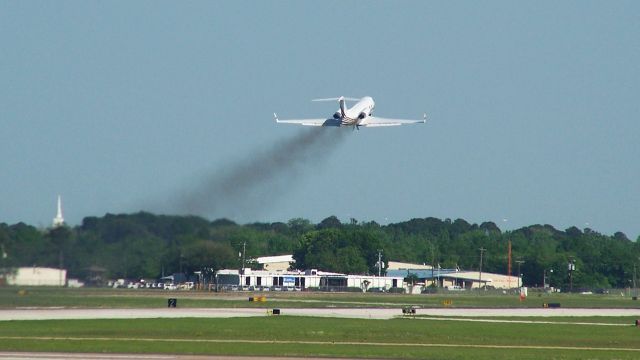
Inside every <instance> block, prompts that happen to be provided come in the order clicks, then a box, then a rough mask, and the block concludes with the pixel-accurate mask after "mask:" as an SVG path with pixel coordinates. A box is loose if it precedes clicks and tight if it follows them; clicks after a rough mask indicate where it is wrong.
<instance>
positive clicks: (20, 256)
mask: <svg viewBox="0 0 640 360" xmlns="http://www.w3.org/2000/svg"><path fill="white" fill-rule="evenodd" d="M509 242H511V246H512V271H511V273H512V274H513V275H517V272H518V270H520V271H521V273H522V274H523V281H524V284H525V285H528V286H542V284H543V276H544V275H543V273H544V272H546V273H547V276H548V277H549V278H550V281H551V283H552V284H553V285H554V286H559V287H563V288H568V282H569V267H568V264H569V262H572V263H574V264H575V271H574V272H573V274H572V278H573V279H572V282H573V288H576V289H578V288H581V287H588V288H596V287H598V288H599V287H602V288H610V287H619V288H622V287H628V286H631V285H632V279H633V277H634V270H635V266H636V265H640V264H638V263H639V262H640V260H639V259H640V246H639V243H638V239H636V241H632V240H630V239H628V238H627V236H626V235H625V234H623V233H621V232H617V233H615V234H614V235H612V236H609V235H604V234H600V233H598V232H596V231H594V230H591V229H588V228H587V229H582V230H581V229H578V228H576V227H571V228H568V229H566V230H558V229H555V228H554V227H552V226H550V225H531V226H526V227H523V228H520V229H516V230H512V231H505V232H503V231H501V230H500V229H499V228H498V227H497V226H496V224H494V223H492V222H484V223H482V224H480V225H478V224H470V223H468V222H467V221H465V220H463V219H456V220H450V219H444V220H442V219H437V218H432V217H430V218H420V219H411V220H409V221H405V222H399V223H392V224H388V225H380V224H378V223H376V222H373V221H371V222H358V221H357V220H355V219H351V221H350V222H348V223H342V222H341V221H340V220H339V219H338V218H336V217H335V216H330V217H328V218H326V219H324V220H322V221H321V222H320V223H318V224H313V223H311V222H310V221H309V220H306V219H302V218H296V219H291V220H289V221H288V222H286V223H284V222H274V223H251V224H237V223H235V222H233V221H230V220H227V219H218V220H215V221H209V220H206V219H203V218H201V217H196V216H168V215H154V214H150V213H146V212H139V213H135V214H119V215H112V214H107V215H105V216H103V217H87V218H85V219H84V220H83V221H82V224H80V225H78V226H74V227H67V226H63V227H58V228H54V229H38V228H36V227H34V226H31V225H27V224H24V223H17V224H13V225H8V224H6V223H0V250H1V254H0V268H3V269H9V268H12V267H18V266H49V267H63V268H66V269H67V270H68V276H69V277H74V278H80V279H84V280H87V279H89V280H90V279H91V278H92V276H94V275H95V273H96V272H98V273H101V274H102V277H104V278H131V279H134V278H158V277H160V276H161V275H163V274H172V273H187V274H188V273H192V272H194V271H202V270H203V269H206V270H207V271H209V272H211V271H215V270H218V269H222V268H240V267H241V266H242V265H241V261H242V260H241V259H242V257H241V256H240V252H241V251H242V249H243V245H244V246H245V247H246V257H247V258H249V259H251V258H256V257H259V256H268V255H282V254H293V255H294V259H295V260H296V264H295V266H296V267H297V268H298V269H310V268H315V269H320V270H325V271H334V272H342V273H350V274H377V272H378V270H377V267H376V263H377V260H378V252H379V251H382V254H383V262H385V263H386V262H387V261H389V260H391V261H402V262H411V263H427V264H434V265H436V266H441V267H442V268H456V267H458V268H460V269H463V270H478V268H479V266H480V252H479V249H480V248H484V249H486V251H485V252H484V254H483V265H482V270H483V271H486V272H495V273H501V274H506V273H507V271H508V269H507V268H508V260H507V259H508V246H509V245H508V244H509ZM516 261H519V262H521V263H520V266H518V265H517V263H516ZM551 269H553V272H551V271H550V270H551ZM638 270H640V269H638Z"/></svg>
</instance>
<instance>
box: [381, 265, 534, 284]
mask: <svg viewBox="0 0 640 360" xmlns="http://www.w3.org/2000/svg"><path fill="white" fill-rule="evenodd" d="M410 275H415V277H417V279H418V282H419V283H422V284H424V286H436V287H439V288H446V289H476V288H484V287H487V288H495V289H513V288H517V287H519V286H520V285H521V284H522V279H521V278H520V277H518V276H508V275H502V274H494V273H488V272H482V273H480V272H479V271H461V270H459V269H428V270H427V269H411V268H405V269H396V270H387V276H403V277H405V278H406V277H409V276H410Z"/></svg>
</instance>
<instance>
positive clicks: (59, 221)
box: [53, 195, 64, 228]
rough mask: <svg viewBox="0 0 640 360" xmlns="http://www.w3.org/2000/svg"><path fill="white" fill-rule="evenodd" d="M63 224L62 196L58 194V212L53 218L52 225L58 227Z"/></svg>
mask: <svg viewBox="0 0 640 360" xmlns="http://www.w3.org/2000/svg"><path fill="white" fill-rule="evenodd" d="M62 225H64V218H63V217H62V197H61V196H60V195H58V214H57V215H56V217H54V218H53V227H54V228H55V227H60V226H62Z"/></svg>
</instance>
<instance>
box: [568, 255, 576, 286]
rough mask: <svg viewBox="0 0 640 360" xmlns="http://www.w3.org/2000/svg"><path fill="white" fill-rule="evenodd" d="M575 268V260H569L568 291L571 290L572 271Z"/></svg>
mask: <svg viewBox="0 0 640 360" xmlns="http://www.w3.org/2000/svg"><path fill="white" fill-rule="evenodd" d="M575 270H576V264H575V260H573V258H572V259H571V260H569V292H573V272H574V271H575Z"/></svg>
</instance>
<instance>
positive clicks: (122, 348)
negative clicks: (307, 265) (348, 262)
mask: <svg viewBox="0 0 640 360" xmlns="http://www.w3.org/2000/svg"><path fill="white" fill-rule="evenodd" d="M541 320H548V319H547V318H544V319H541ZM638 336H640V329H638V328H636V327H634V326H631V325H630V326H625V327H622V326H621V327H617V326H616V327H602V326H590V325H564V324H562V325H559V324H553V325H549V324H511V323H506V324H505V323H499V324H495V323H473V322H458V321H423V320H412V319H393V320H362V319H330V318H308V317H289V316H273V317H266V318H262V317H260V318H233V319H136V320H135V321H132V320H41V321H6V322H0V348H2V349H4V350H10V351H21V350H22V351H70V352H134V353H138V352H139V353H183V354H218V355H278V356H341V357H375V358H420V359H467V358H474V359H512V358H518V359H540V358H544V359H637V358H640V351H622V350H614V349H638V350H640V343H639V342H638ZM38 337H55V338H57V339H49V340H47V339H37V338H38ZM72 338H76V339H75V340H73V339H72ZM243 341H244V342H243ZM251 341H264V343H250V342H251ZM283 341H284V342H287V341H288V342H300V341H302V342H307V343H304V344H296V343H277V342H283ZM345 342H350V344H345ZM360 343H362V344H360ZM447 345H448V346H447ZM470 345H492V346H525V347H536V346H542V347H578V348H586V347H592V348H594V347H595V348H606V349H610V350H586V349H584V350H579V349H550V348H547V349H533V348H517V349H514V348H498V347H494V348H475V347H466V346H470Z"/></svg>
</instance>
